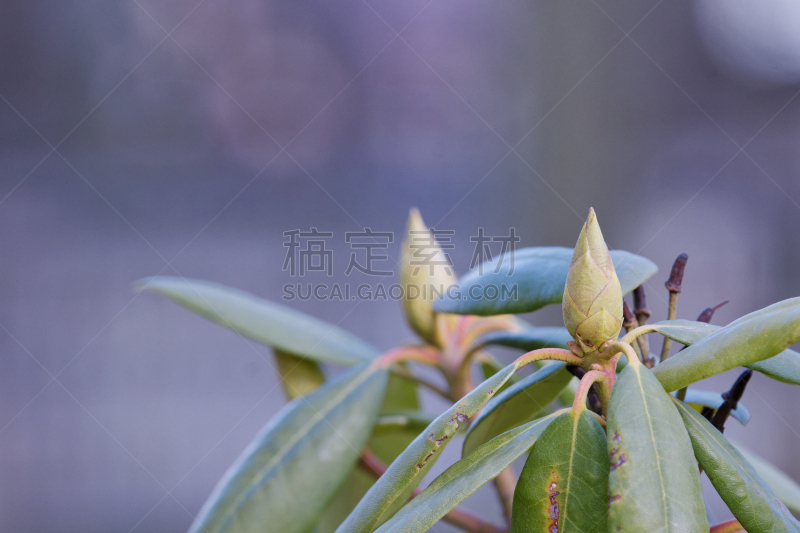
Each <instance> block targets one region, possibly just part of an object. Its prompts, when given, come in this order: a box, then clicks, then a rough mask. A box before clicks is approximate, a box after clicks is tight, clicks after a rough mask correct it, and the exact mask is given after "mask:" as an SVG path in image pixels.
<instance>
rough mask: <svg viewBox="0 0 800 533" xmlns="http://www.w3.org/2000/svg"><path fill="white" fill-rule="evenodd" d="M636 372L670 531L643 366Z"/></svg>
mask: <svg viewBox="0 0 800 533" xmlns="http://www.w3.org/2000/svg"><path fill="white" fill-rule="evenodd" d="M634 370H635V371H636V383H637V384H638V385H639V392H640V393H641V395H642V405H643V406H644V411H645V416H646V418H647V429H649V430H650V441H651V442H652V443H653V452H654V453H653V455H655V458H656V470H657V471H658V481H659V483H660V485H661V502H662V504H663V509H664V525H665V527H666V529H667V531H669V514H668V511H667V491H666V488H665V486H664V474H663V473H662V472H661V457H660V456H659V455H658V447H657V445H656V435H655V433H654V432H653V418H652V416H651V415H650V408H649V407H648V406H647V397H646V396H645V393H644V386H643V385H642V375H641V371H642V369H641V366H640V365H637V366H636V367H635V368H634Z"/></svg>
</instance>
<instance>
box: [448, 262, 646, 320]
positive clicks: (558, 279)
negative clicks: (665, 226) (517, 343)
mask: <svg viewBox="0 0 800 533" xmlns="http://www.w3.org/2000/svg"><path fill="white" fill-rule="evenodd" d="M573 251H574V250H573V249H572V248H564V247H560V246H547V247H534V248H522V249H519V250H515V251H514V252H509V254H510V253H513V254H514V255H513V263H512V261H511V256H510V255H509V254H503V255H502V256H498V257H496V258H494V260H492V261H487V262H485V263H483V264H482V265H480V266H479V267H478V268H476V269H473V270H471V271H470V272H468V273H467V274H465V275H464V276H463V277H462V278H461V279H460V280H459V286H460V287H461V295H460V297H454V296H455V295H452V294H451V295H447V294H446V295H443V296H442V298H441V299H439V300H437V301H436V302H434V309H435V310H437V311H440V312H443V313H455V314H460V315H481V316H488V315H502V314H506V313H528V312H530V311H536V310H537V309H540V308H542V307H544V306H546V305H549V304H557V303H561V298H562V297H563V296H564V285H566V283H567V270H568V269H569V264H570V261H571V260H572V253H573ZM611 259H612V261H613V262H614V268H615V269H616V271H617V277H619V282H620V285H621V286H622V293H623V294H628V293H629V292H631V291H633V289H635V288H636V287H638V286H639V285H641V284H642V283H644V282H645V281H646V280H647V279H648V278H649V277H650V276H652V275H653V274H655V273H656V271H657V270H658V267H656V265H655V264H654V263H653V262H652V261H650V260H649V259H646V258H644V257H641V256H638V255H635V254H632V253H630V252H626V251H624V250H612V251H611ZM498 265H499V269H498V268H497V266H498ZM512 268H513V271H512ZM496 269H497V270H498V271H497V272H495V270H496ZM481 272H482V273H483V274H481ZM476 285H477V286H479V287H483V288H486V287H489V286H494V287H495V288H497V289H498V290H499V289H500V288H501V287H503V286H505V287H506V288H507V289H508V291H507V292H506V293H503V292H502V291H500V290H499V293H498V296H497V297H496V298H494V299H490V298H489V297H484V292H483V290H478V289H473V291H472V292H470V287H472V286H476ZM515 285H516V287H517V289H518V290H517V293H516V294H515V293H514V292H513V287H514V286H515ZM485 294H486V295H487V296H491V292H487V293H485Z"/></svg>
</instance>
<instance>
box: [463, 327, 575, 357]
mask: <svg viewBox="0 0 800 533" xmlns="http://www.w3.org/2000/svg"><path fill="white" fill-rule="evenodd" d="M571 340H572V337H571V336H570V334H569V331H567V328H556V327H530V328H525V329H523V330H519V331H493V332H492V333H487V334H486V335H483V336H482V337H480V338H479V339H478V341H477V342H476V344H479V345H481V346H490V345H497V346H506V347H508V348H518V349H520V350H525V351H526V352H530V351H532V350H538V349H539V348H567V341H571Z"/></svg>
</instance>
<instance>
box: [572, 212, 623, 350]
mask: <svg viewBox="0 0 800 533" xmlns="http://www.w3.org/2000/svg"><path fill="white" fill-rule="evenodd" d="M562 309H563V311H564V325H566V326H567V330H568V331H569V333H570V335H572V338H573V339H575V342H576V343H577V344H578V347H579V348H580V350H581V351H582V352H583V353H584V354H585V355H589V354H591V353H593V352H595V351H596V350H598V349H600V347H601V346H602V345H603V343H605V342H606V341H608V340H611V342H613V341H614V340H616V338H617V335H618V334H619V330H620V327H621V326H622V288H621V287H620V285H619V279H618V278H617V273H616V271H615V270H614V264H613V263H612V262H611V254H609V252H608V247H607V246H606V243H605V241H604V240H603V234H602V233H601V232H600V226H599V225H598V224H597V217H596V216H595V214H594V209H589V218H588V219H586V223H585V224H584V225H583V229H582V230H581V235H580V237H578V244H576V245H575V252H574V253H573V254H572V262H571V263H570V265H569V272H568V274H567V285H566V287H564V300H563V302H562Z"/></svg>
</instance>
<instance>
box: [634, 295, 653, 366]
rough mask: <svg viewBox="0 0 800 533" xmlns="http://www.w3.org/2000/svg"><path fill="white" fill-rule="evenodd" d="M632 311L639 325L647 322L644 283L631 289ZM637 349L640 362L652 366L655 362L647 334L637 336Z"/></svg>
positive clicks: (647, 312)
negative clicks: (639, 353)
mask: <svg viewBox="0 0 800 533" xmlns="http://www.w3.org/2000/svg"><path fill="white" fill-rule="evenodd" d="M633 313H634V315H636V322H637V323H638V324H639V325H640V326H644V325H645V324H647V319H648V318H650V310H649V309H648V308H647V300H646V298H645V295H644V285H639V286H638V287H636V288H635V289H634V290H633ZM637 340H638V341H639V349H640V350H641V352H642V362H643V363H644V364H645V366H647V367H648V368H653V367H654V366H655V364H656V361H655V359H654V358H652V357H650V341H649V340H648V338H647V335H642V336H641V337H638V338H637Z"/></svg>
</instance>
